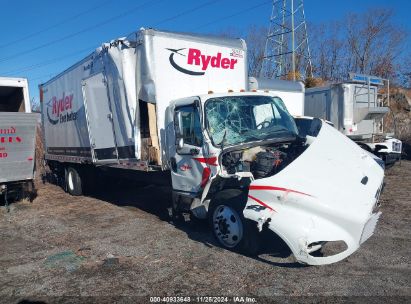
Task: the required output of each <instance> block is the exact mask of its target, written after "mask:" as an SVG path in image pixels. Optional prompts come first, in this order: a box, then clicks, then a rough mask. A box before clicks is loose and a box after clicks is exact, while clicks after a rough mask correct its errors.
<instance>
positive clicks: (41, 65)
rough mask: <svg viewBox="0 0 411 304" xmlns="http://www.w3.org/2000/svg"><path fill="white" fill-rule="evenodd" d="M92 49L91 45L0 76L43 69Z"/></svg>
mask: <svg viewBox="0 0 411 304" xmlns="http://www.w3.org/2000/svg"><path fill="white" fill-rule="evenodd" d="M94 47H95V46H94V45H93V46H89V47H88V48H84V49H81V50H78V51H76V52H73V53H70V54H67V55H64V56H60V57H56V58H53V59H49V60H45V61H42V62H39V63H36V64H33V65H29V66H26V67H21V68H19V69H16V70H11V71H7V72H4V73H2V75H3V74H4V75H5V76H8V75H10V74H16V73H21V72H27V71H31V70H35V69H38V68H41V67H43V66H46V65H49V64H52V63H55V62H57V61H60V60H62V59H65V58H68V57H72V56H74V55H77V54H80V53H84V52H86V51H90V50H91V49H92V48H94Z"/></svg>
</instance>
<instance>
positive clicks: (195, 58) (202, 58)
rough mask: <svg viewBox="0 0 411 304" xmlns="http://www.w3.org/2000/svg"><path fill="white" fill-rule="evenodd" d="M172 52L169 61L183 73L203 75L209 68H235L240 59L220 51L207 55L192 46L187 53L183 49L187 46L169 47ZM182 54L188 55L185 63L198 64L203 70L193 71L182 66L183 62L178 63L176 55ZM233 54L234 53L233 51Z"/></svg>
mask: <svg viewBox="0 0 411 304" xmlns="http://www.w3.org/2000/svg"><path fill="white" fill-rule="evenodd" d="M167 50H169V51H170V52H171V54H170V57H169V61H170V64H171V66H172V67H173V68H175V69H176V70H177V71H180V72H181V73H184V74H188V75H193V76H202V75H204V74H205V72H203V71H206V70H208V69H209V68H215V69H224V70H234V67H235V65H236V64H237V62H238V59H233V58H228V57H223V55H222V53H220V52H218V53H217V54H215V55H214V56H211V55H206V54H203V53H202V52H201V50H198V49H194V48H190V49H188V52H187V55H185V54H183V53H182V51H184V50H186V49H185V48H182V49H168V48H167ZM176 54H177V55H180V56H183V57H187V61H186V62H185V65H187V67H188V66H198V67H200V68H201V71H193V70H191V68H190V69H187V68H186V67H182V66H181V64H177V63H176V61H175V58H174V55H176ZM231 54H232V53H231Z"/></svg>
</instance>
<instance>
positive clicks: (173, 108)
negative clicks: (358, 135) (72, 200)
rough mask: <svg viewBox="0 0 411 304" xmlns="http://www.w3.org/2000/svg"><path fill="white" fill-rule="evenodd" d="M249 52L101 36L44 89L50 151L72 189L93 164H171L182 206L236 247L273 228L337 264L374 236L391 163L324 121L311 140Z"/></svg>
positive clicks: (246, 246) (160, 168)
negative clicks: (259, 88)
mask: <svg viewBox="0 0 411 304" xmlns="http://www.w3.org/2000/svg"><path fill="white" fill-rule="evenodd" d="M246 51H247V49H246V45H245V42H244V41H243V40H241V39H226V38H221V37H210V36H203V35H194V34H183V33H171V32H165V31H157V30H153V29H141V30H140V31H138V32H136V33H134V34H132V35H130V36H129V37H127V38H121V39H117V40H114V41H111V42H110V43H107V44H103V45H102V47H100V48H98V49H97V50H96V51H95V52H93V53H92V54H90V55H89V56H87V57H86V58H85V59H84V60H82V61H80V62H78V63H76V64H75V65H74V66H72V67H70V68H69V69H67V70H66V71H64V72H62V73H61V74H59V75H57V76H56V77H54V78H53V79H51V80H50V81H48V82H46V83H44V84H42V85H41V86H40V91H41V96H42V98H41V100H42V118H43V123H44V134H45V147H46V155H45V158H46V160H47V162H48V163H49V165H50V167H51V168H53V169H54V170H55V172H56V174H58V175H60V176H61V178H62V179H63V180H65V187H66V188H67V190H68V192H70V193H71V194H73V195H80V194H81V193H82V190H83V186H84V184H85V183H86V182H87V176H88V172H90V170H91V169H95V168H118V169H122V170H124V172H130V171H136V172H141V174H142V175H143V176H144V178H145V179H146V180H149V179H150V176H152V175H153V174H155V173H156V172H165V174H167V175H168V176H169V177H171V178H170V181H171V184H170V186H171V187H172V190H173V192H172V193H173V195H172V206H173V214H174V216H175V217H176V218H177V217H178V215H179V213H180V212H184V211H189V212H191V213H192V215H193V216H196V217H199V218H208V220H209V222H210V227H211V228H212V231H213V233H214V236H215V237H216V239H217V240H218V242H219V243H220V244H221V245H222V246H224V247H225V248H229V249H233V250H243V251H245V252H248V253H256V252H257V249H258V238H259V232H260V231H261V230H263V229H269V230H271V231H273V232H274V233H276V234H277V235H278V236H279V237H281V238H282V239H283V240H284V241H285V243H286V244H287V245H288V246H289V247H290V249H291V251H292V252H293V254H294V255H295V257H296V259H297V260H298V261H299V262H302V263H308V264H314V265H315V264H328V263H333V262H336V261H339V260H341V259H343V258H345V257H347V256H348V255H350V254H351V253H353V252H354V251H355V250H357V249H358V248H359V246H360V244H361V243H363V242H364V241H365V240H366V239H368V238H369V237H370V236H371V235H372V233H373V231H374V229H375V226H376V223H377V220H378V217H379V216H380V214H381V213H380V212H378V210H377V208H378V197H379V193H380V191H381V185H382V182H383V176H384V171H383V169H382V168H381V167H380V166H379V165H378V164H377V163H376V162H375V161H374V160H373V159H372V158H371V157H369V156H368V155H367V154H366V153H364V152H365V151H363V150H362V149H361V148H360V147H358V146H357V145H356V144H354V143H353V142H352V141H350V140H349V139H348V138H346V137H345V136H344V135H342V134H341V133H339V132H338V131H337V130H335V129H334V128H332V127H330V126H328V125H326V124H322V122H321V121H320V120H314V121H313V125H312V128H311V129H312V133H313V135H315V136H316V137H314V136H313V137H310V138H308V139H307V140H306V139H301V138H300V137H299V136H298V135H297V133H298V131H297V128H296V125H295V123H294V120H293V118H292V116H291V115H290V114H289V112H288V111H287V109H286V107H285V106H284V103H283V102H282V100H281V98H279V97H278V96H272V95H270V94H267V93H264V92H249V91H248V92H247V87H248V77H247V68H246V67H247V59H246ZM325 147H326V148H325ZM336 151H337V153H336ZM118 169H117V170H118ZM153 203H154V202H153ZM334 242H341V243H343V244H344V246H345V247H343V248H340V249H339V251H338V252H333V253H332V254H331V255H329V256H320V255H317V254H315V252H318V250H320V249H321V247H322V246H324V245H325V244H328V243H334Z"/></svg>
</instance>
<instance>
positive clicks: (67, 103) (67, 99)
mask: <svg viewBox="0 0 411 304" xmlns="http://www.w3.org/2000/svg"><path fill="white" fill-rule="evenodd" d="M52 103H53V114H54V115H56V116H59V115H60V113H61V112H64V111H67V110H71V109H72V107H73V94H71V95H68V96H64V93H63V98H61V99H59V100H57V97H56V96H54V97H53V99H52Z"/></svg>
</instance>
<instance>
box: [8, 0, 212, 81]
mask: <svg viewBox="0 0 411 304" xmlns="http://www.w3.org/2000/svg"><path fill="white" fill-rule="evenodd" d="M215 2H218V0H214V1H209V2H206V3H204V4H201V5H199V6H196V7H194V8H191V9H189V10H186V11H184V12H181V13H179V14H177V15H175V16H172V17H168V18H166V19H163V20H161V21H159V22H157V23H155V26H157V25H159V24H162V23H166V22H169V21H171V20H174V19H177V18H179V17H181V16H184V15H187V14H189V13H192V12H194V11H196V10H199V9H201V8H203V7H205V6H208V5H211V4H213V3H215ZM88 49H92V47H90V48H88ZM86 50H87V49H83V50H79V51H77V52H75V53H71V54H69V55H65V56H62V57H58V58H54V59H50V60H47V61H44V62H41V63H37V64H34V65H30V66H27V67H22V68H20V69H17V70H12V71H8V72H6V73H4V74H14V73H20V72H25V71H30V70H34V69H37V68H40V67H43V66H45V65H49V64H51V63H54V62H56V61H58V60H61V59H64V58H67V57H70V56H73V55H74V54H77V53H80V52H84V51H86ZM0 61H3V60H0Z"/></svg>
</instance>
